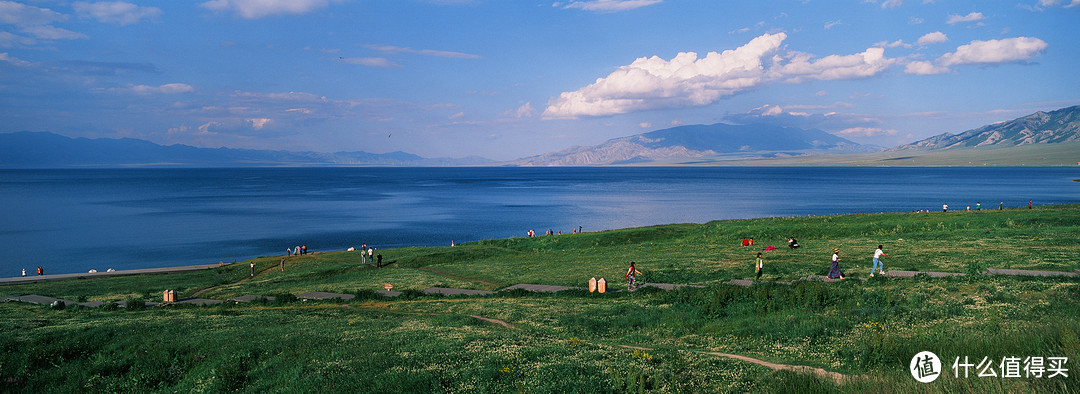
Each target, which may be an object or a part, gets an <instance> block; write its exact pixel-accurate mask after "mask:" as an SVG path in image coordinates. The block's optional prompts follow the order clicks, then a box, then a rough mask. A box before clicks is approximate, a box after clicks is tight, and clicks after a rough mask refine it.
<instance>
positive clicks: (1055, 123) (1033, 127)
mask: <svg viewBox="0 0 1080 394" xmlns="http://www.w3.org/2000/svg"><path fill="white" fill-rule="evenodd" d="M1074 141H1080V106H1073V107H1068V108H1062V109H1059V110H1057V111H1052V112H1042V111H1039V112H1036V113H1033V114H1031V115H1028V116H1025V117H1022V118H1018V119H1013V120H1010V121H1007V122H1001V123H995V124H992V125H987V126H983V127H980V128H977V129H974V130H968V131H965V132H963V133H960V134H951V133H945V134H941V135H936V136H933V137H930V138H927V139H925V140H922V141H918V142H914V143H911V144H908V145H901V146H898V147H895V148H892V149H889V151H902V150H935V149H957V148H974V147H984V146H1020V145H1029V144H1053V143H1062V142H1074Z"/></svg>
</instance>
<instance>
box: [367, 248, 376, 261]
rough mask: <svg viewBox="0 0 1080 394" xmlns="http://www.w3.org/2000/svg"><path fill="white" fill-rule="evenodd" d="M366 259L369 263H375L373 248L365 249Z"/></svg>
mask: <svg viewBox="0 0 1080 394" xmlns="http://www.w3.org/2000/svg"><path fill="white" fill-rule="evenodd" d="M367 258H368V262H369V263H370V262H373V261H375V249H374V248H368V249H367Z"/></svg>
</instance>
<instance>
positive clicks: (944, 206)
mask: <svg viewBox="0 0 1080 394" xmlns="http://www.w3.org/2000/svg"><path fill="white" fill-rule="evenodd" d="M941 212H949V204H941Z"/></svg>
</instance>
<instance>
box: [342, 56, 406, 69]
mask: <svg viewBox="0 0 1080 394" xmlns="http://www.w3.org/2000/svg"><path fill="white" fill-rule="evenodd" d="M341 61H343V62H345V63H348V64H355V65H358V66H367V67H379V68H397V67H401V66H399V65H398V64H397V63H394V62H392V61H390V60H389V59H387V58H384V57H347V58H343V59H341Z"/></svg>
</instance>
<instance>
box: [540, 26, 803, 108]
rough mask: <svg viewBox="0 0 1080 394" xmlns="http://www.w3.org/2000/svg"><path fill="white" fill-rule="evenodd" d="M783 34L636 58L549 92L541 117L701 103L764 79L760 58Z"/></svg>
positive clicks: (769, 52)
mask: <svg viewBox="0 0 1080 394" xmlns="http://www.w3.org/2000/svg"><path fill="white" fill-rule="evenodd" d="M785 38H787V35H786V34H784V33H777V34H765V35H762V36H760V37H757V38H754V39H753V40H751V41H750V42H749V43H747V44H746V45H743V46H741V47H739V48H737V49H734V50H727V51H724V52H723V53H716V52H709V53H708V54H707V55H706V56H705V57H702V58H698V56H697V53H694V52H681V53H679V54H678V55H676V56H675V57H674V58H672V59H671V60H670V61H668V60H664V59H661V58H660V57H658V56H653V57H650V58H644V57H642V58H638V59H637V60H635V61H634V62H633V63H631V64H630V65H628V66H622V67H619V69H617V70H615V72H612V73H611V74H610V75H608V76H607V77H604V78H599V79H597V80H596V82H594V83H593V84H590V85H588V86H586V87H583V88H581V89H579V90H576V91H573V92H564V93H562V94H560V95H559V97H558V98H553V99H552V100H551V101H549V103H548V107H547V109H546V110H545V111H544V117H545V118H573V117H578V116H603V115H614V114H621V113H627V112H631V111H639V110H647V109H654V108H664V107H679V106H690V105H706V104H709V103H711V102H713V101H714V100H716V99H718V98H720V97H723V96H730V95H732V94H735V93H736V92H739V91H742V90H745V89H750V88H753V87H755V86H757V85H759V84H761V83H762V82H763V81H764V79H765V67H764V61H763V60H762V59H763V58H764V57H766V56H767V55H769V54H771V53H774V52H775V51H776V50H777V49H778V48H779V47H780V43H781V42H783V40H784V39H785Z"/></svg>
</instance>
